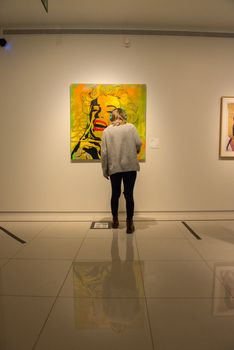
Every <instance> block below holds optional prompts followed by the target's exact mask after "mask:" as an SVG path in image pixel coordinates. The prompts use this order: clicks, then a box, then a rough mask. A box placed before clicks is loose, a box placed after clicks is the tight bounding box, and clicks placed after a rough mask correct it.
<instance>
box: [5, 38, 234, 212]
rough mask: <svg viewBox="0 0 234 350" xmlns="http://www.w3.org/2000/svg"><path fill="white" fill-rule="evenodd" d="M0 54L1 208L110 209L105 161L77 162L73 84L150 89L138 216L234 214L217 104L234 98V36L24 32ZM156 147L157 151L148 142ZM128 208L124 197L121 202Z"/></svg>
mask: <svg viewBox="0 0 234 350" xmlns="http://www.w3.org/2000/svg"><path fill="white" fill-rule="evenodd" d="M7 39H8V41H10V43H11V45H12V49H11V50H10V51H8V52H5V51H4V50H3V49H1V50H0V120H1V127H0V166H1V170H0V211H81V212H85V211H108V210H109V198H110V183H109V181H108V180H106V179H105V178H103V176H102V171H101V165H100V163H99V162H94V163H72V162H71V161H70V100H69V98H70V92H69V87H70V84H72V83H114V84H117V83H120V84H126V83H139V84H146V85H147V116H146V142H147V147H146V161H145V162H144V163H141V171H140V173H139V174H138V178H137V183H136V189H135V202H136V203H135V207H136V211H200V210H201V211H203V210H208V211H213V210H214V211H216V210H233V207H234V205H233V198H234V160H220V159H219V128H220V98H221V96H234V39H224V38H197V37H169V36H161V37H159V36H132V37H130V40H131V47H130V48H125V47H124V45H123V42H124V37H123V36H121V35H47V36H46V35H18V36H9V37H7ZM151 138H156V139H158V140H159V148H157V149H154V148H151V147H150V142H149V141H150V139H151ZM121 207H122V208H123V201H122V202H121Z"/></svg>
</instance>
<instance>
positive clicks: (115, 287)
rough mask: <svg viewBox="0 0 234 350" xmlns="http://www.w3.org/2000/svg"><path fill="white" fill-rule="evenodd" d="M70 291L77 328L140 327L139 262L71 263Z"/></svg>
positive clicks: (141, 318)
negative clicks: (72, 293) (71, 279)
mask: <svg viewBox="0 0 234 350" xmlns="http://www.w3.org/2000/svg"><path fill="white" fill-rule="evenodd" d="M73 287H74V297H75V298H74V303H75V305H74V306H75V319H76V324H77V327H79V328H84V329H85V328H90V327H92V328H93V327H95V328H109V327H111V328H113V327H115V328H116V327H117V329H120V328H121V329H122V328H126V327H128V328H129V327H130V328H132V327H134V328H137V327H141V326H142V320H143V317H142V316H143V315H142V307H141V306H140V304H141V302H142V299H141V298H142V297H143V295H144V294H143V284H142V282H141V272H140V262H138V261H134V262H133V261H120V260H119V261H112V262H101V261H98V262H75V263H73ZM87 303H88V304H89V307H88V308H87ZM87 309H88V310H89V312H87Z"/></svg>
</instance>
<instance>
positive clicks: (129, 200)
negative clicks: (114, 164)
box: [110, 171, 137, 220]
mask: <svg viewBox="0 0 234 350" xmlns="http://www.w3.org/2000/svg"><path fill="white" fill-rule="evenodd" d="M136 176H137V172H136V171H127V172H123V173H116V174H113V175H111V176H110V179H111V188H112V195H111V212H112V215H113V217H117V216H118V209H119V197H120V194H121V182H122V179H123V184H124V197H125V200H126V211H127V220H132V218H133V213H134V199H133V189H134V185H135V181H136Z"/></svg>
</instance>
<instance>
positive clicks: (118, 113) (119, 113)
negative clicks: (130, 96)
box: [111, 108, 127, 125]
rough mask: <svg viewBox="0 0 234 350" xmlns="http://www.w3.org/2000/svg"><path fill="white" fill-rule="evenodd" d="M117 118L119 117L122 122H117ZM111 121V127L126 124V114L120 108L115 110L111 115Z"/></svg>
mask: <svg viewBox="0 0 234 350" xmlns="http://www.w3.org/2000/svg"><path fill="white" fill-rule="evenodd" d="M117 117H120V119H121V120H122V122H120V121H119V120H117ZM118 119H119V118H118ZM111 121H112V124H113V125H120V124H122V123H126V122H127V114H126V112H125V110H124V109H122V108H115V109H114V110H113V111H112V113H111Z"/></svg>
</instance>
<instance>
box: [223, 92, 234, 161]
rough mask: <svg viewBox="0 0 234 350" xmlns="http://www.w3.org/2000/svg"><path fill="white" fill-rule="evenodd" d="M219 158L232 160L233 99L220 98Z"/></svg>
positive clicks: (233, 148)
mask: <svg viewBox="0 0 234 350" xmlns="http://www.w3.org/2000/svg"><path fill="white" fill-rule="evenodd" d="M220 157H221V158H234V97H222V98H221V121H220Z"/></svg>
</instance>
